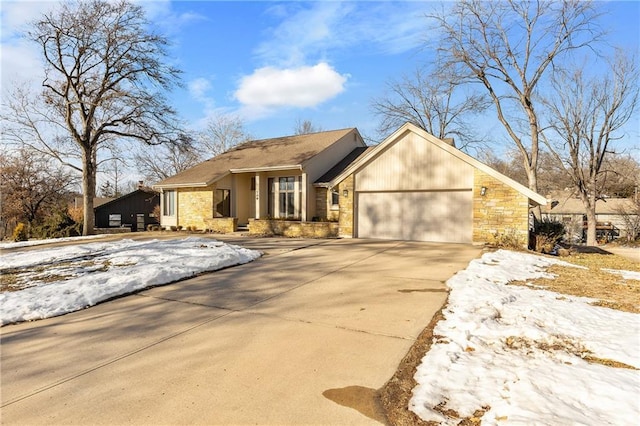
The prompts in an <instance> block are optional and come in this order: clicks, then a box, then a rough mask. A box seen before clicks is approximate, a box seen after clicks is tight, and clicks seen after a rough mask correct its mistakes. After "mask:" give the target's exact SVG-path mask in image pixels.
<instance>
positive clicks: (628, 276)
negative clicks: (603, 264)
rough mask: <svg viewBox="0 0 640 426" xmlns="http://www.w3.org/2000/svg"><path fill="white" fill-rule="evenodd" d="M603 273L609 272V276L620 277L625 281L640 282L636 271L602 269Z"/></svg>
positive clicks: (639, 274) (639, 273)
mask: <svg viewBox="0 0 640 426" xmlns="http://www.w3.org/2000/svg"><path fill="white" fill-rule="evenodd" d="M602 270H603V271H605V272H609V273H611V274H616V275H622V278H624V279H625V280H640V272H636V271H621V270H619V269H605V268H602Z"/></svg>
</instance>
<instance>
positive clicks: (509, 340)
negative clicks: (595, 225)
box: [409, 250, 640, 425]
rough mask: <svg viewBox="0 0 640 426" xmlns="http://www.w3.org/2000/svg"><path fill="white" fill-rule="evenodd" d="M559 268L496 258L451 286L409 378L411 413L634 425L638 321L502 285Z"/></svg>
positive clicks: (541, 260) (537, 259) (537, 260)
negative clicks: (412, 377) (604, 362)
mask: <svg viewBox="0 0 640 426" xmlns="http://www.w3.org/2000/svg"><path fill="white" fill-rule="evenodd" d="M561 263H566V262H562V261H559V260H556V259H552V258H547V257H542V256H536V255H531V254H527V253H516V252H511V251H506V250H499V251H497V252H494V253H487V254H485V255H483V256H482V258H480V259H477V260H474V261H472V262H471V263H470V264H469V266H468V267H467V269H465V270H464V271H461V272H458V273H457V274H456V275H455V276H453V277H452V278H451V279H450V280H449V281H448V282H447V285H448V286H449V288H450V290H451V293H450V295H449V302H448V305H447V307H446V309H445V310H444V311H443V313H444V316H445V319H444V320H442V321H440V322H439V323H438V324H437V325H436V327H435V329H434V335H435V336H438V337H437V338H435V339H434V343H433V345H432V347H431V349H430V350H429V352H427V354H426V355H425V356H424V358H423V359H422V363H421V365H420V366H419V367H418V370H417V372H416V374H415V379H416V381H417V383H418V385H417V386H416V387H415V388H414V389H413V397H412V399H411V401H410V403H409V409H410V410H411V411H413V412H415V413H416V414H417V415H418V416H419V417H420V418H422V419H423V420H426V421H438V422H442V423H443V424H446V425H455V424H457V423H458V422H459V421H460V419H455V418H451V417H449V416H447V415H445V414H444V412H445V411H446V410H454V411H455V412H457V413H458V415H460V416H461V417H462V418H464V417H469V416H472V415H473V414H474V412H475V411H476V410H478V409H483V407H484V409H485V410H486V411H485V413H484V415H483V416H482V418H481V419H482V424H483V425H485V424H487V425H494V424H585V425H602V424H635V423H636V421H637V419H638V418H640V403H639V400H638V396H637V394H638V389H640V372H639V371H638V370H632V369H623V368H613V367H608V366H604V365H601V364H593V363H589V362H587V361H586V360H585V359H584V357H585V356H593V357H598V358H604V359H611V360H615V361H618V362H622V363H624V364H627V365H630V366H634V367H636V368H639V367H640V353H639V351H638V347H639V344H640V340H639V336H640V315H637V314H632V313H627V312H620V311H616V310H613V309H607V308H602V307H597V306H592V305H590V304H589V303H590V302H592V299H589V298H584V297H573V296H565V295H563V296H562V297H558V296H559V295H558V293H554V292H550V291H546V290H533V289H529V288H526V287H520V286H508V285H506V284H507V283H508V282H509V281H512V280H523V281H524V280H531V279H535V278H538V277H547V278H553V276H552V275H551V274H549V273H547V272H545V271H544V268H546V267H548V266H550V265H552V264H561Z"/></svg>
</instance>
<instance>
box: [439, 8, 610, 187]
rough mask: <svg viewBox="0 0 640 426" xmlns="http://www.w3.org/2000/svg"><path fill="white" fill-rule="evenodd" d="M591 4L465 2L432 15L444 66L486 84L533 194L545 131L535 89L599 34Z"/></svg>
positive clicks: (485, 86)
mask: <svg viewBox="0 0 640 426" xmlns="http://www.w3.org/2000/svg"><path fill="white" fill-rule="evenodd" d="M597 17H598V13H597V12H596V11H595V6H594V4H593V3H591V2H583V1H577V0H567V1H562V2H557V1H551V0H549V1H545V0H539V1H530V0H504V1H482V0H460V1H458V2H456V3H455V5H454V6H453V7H452V8H451V9H450V10H443V11H442V12H441V13H439V14H435V15H431V16H430V18H431V20H432V22H433V23H434V24H435V25H434V29H435V30H436V31H440V37H437V38H436V39H435V43H437V49H438V52H439V58H440V61H441V63H440V66H443V67H445V68H449V67H453V68H456V69H457V70H458V71H459V72H460V73H461V74H462V75H465V74H466V75H468V77H469V78H470V79H472V80H473V81H475V82H477V83H480V84H481V85H482V86H483V87H484V89H485V90H486V93H487V94H488V95H489V97H490V98H491V100H492V102H493V106H494V108H495V110H496V113H497V117H498V120H499V121H500V123H501V124H502V125H503V127H504V128H505V130H506V131H507V134H508V135H509V137H510V139H511V140H512V141H513V143H514V144H515V146H516V147H517V149H518V150H519V151H520V152H521V153H522V161H523V166H524V169H525V172H526V174H527V180H528V183H529V188H530V189H532V190H534V191H537V190H538V179H537V169H538V152H539V145H540V141H539V138H540V131H541V125H540V120H539V117H538V107H539V106H540V103H539V102H538V101H537V99H536V90H537V89H538V88H539V86H540V85H541V84H540V83H541V82H543V81H544V80H545V78H546V77H547V75H548V74H549V73H550V71H551V73H553V67H555V66H558V65H559V64H560V59H561V58H563V57H564V56H565V55H567V53H569V52H571V51H575V50H576V49H579V48H582V47H588V46H591V45H592V44H593V43H594V42H595V41H596V40H597V39H598V38H599V36H600V33H599V31H598V29H597V28H596V27H595V25H596V22H597V20H596V18H597Z"/></svg>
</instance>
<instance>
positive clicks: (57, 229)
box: [33, 209, 82, 238]
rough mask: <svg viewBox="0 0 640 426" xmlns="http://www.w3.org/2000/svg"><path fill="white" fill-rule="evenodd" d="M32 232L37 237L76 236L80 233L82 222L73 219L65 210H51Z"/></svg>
mask: <svg viewBox="0 0 640 426" xmlns="http://www.w3.org/2000/svg"><path fill="white" fill-rule="evenodd" d="M33 234H34V235H35V236H37V237H38V238H60V237H77V236H78V235H81V234H82V224H81V223H78V222H76V221H75V220H73V219H72V218H71V217H70V216H69V213H68V212H67V211H66V209H65V210H59V211H56V212H53V213H52V214H51V215H50V216H49V217H47V219H46V220H45V221H44V223H42V224H41V225H40V226H38V227H37V228H35V229H34V231H33Z"/></svg>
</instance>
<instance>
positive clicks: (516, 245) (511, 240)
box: [493, 229, 525, 249]
mask: <svg viewBox="0 0 640 426" xmlns="http://www.w3.org/2000/svg"><path fill="white" fill-rule="evenodd" d="M493 244H495V245H496V246H498V247H501V248H506V249H521V248H523V247H524V246H525V241H524V238H522V236H521V235H518V232H517V231H516V230H515V229H508V230H506V231H504V232H496V233H495V234H493Z"/></svg>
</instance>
